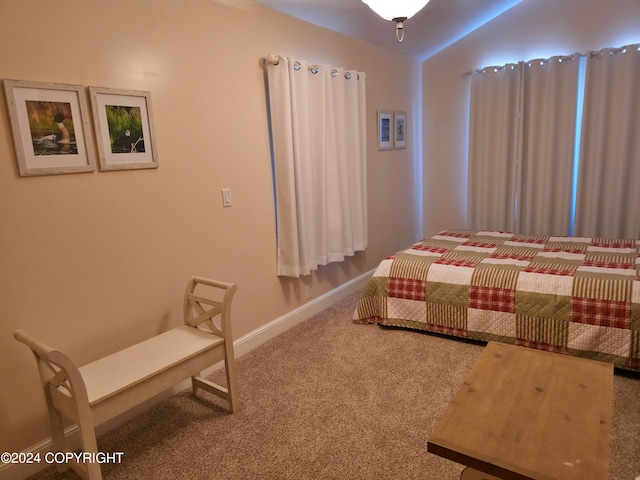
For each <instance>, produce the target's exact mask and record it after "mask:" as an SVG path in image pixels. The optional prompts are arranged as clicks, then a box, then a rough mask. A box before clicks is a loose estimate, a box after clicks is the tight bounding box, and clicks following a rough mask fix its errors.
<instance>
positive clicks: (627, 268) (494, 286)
mask: <svg viewBox="0 0 640 480" xmlns="http://www.w3.org/2000/svg"><path fill="white" fill-rule="evenodd" d="M353 321H354V322H356V323H363V324H368V323H369V324H370V323H377V324H380V325H388V326H396V327H405V328H412V329H419V330H427V331H431V332H437V333H442V334H447V335H454V336H459V337H465V338H470V339H475V340H483V341H489V340H494V341H500V342H504V343H511V344H517V345H523V346H527V347H532V348H538V349H542V350H548V351H553V352H558V353H564V354H568V355H575V356H579V357H585V358H591V359H595V360H601V361H605V362H609V363H613V364H614V365H615V366H617V367H620V368H623V369H626V370H634V371H640V240H615V239H604V238H584V237H552V236H544V235H524V234H513V233H505V232H494V231H469V230H448V231H444V232H440V233H439V234H438V235H434V236H433V237H430V238H428V239H425V240H423V241H421V242H419V243H416V244H415V245H413V246H412V247H410V248H408V249H406V250H403V251H401V252H398V253H396V254H394V255H392V256H390V257H388V258H386V259H384V260H383V261H382V262H381V263H380V265H379V266H378V268H377V269H376V271H375V273H374V274H373V276H372V278H371V280H370V281H369V283H368V285H367V287H366V288H365V291H364V292H363V294H362V297H361V298H360V300H359V302H358V306H357V308H356V311H355V312H354V317H353Z"/></svg>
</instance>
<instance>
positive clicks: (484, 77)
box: [467, 64, 522, 231]
mask: <svg viewBox="0 0 640 480" xmlns="http://www.w3.org/2000/svg"><path fill="white" fill-rule="evenodd" d="M521 77H522V65H521V64H518V65H505V66H504V67H488V68H486V69H484V70H482V71H477V72H475V73H473V74H472V79H471V111H470V123H469V175H468V179H469V180H468V195H467V202H468V206H467V211H468V223H467V226H468V227H469V228H471V229H475V230H481V229H488V230H507V231H515V228H516V218H515V202H516V179H517V170H518V160H519V148H518V146H519V137H520V128H519V127H520V124H519V121H518V112H519V111H520V103H521V101H522V99H521V88H522V87H521V84H522V80H521Z"/></svg>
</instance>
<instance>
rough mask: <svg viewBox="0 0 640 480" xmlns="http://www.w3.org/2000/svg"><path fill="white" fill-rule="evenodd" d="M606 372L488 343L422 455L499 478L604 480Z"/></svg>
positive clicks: (609, 396) (590, 363)
mask: <svg viewBox="0 0 640 480" xmlns="http://www.w3.org/2000/svg"><path fill="white" fill-rule="evenodd" d="M612 400H613V366H612V365H610V364H608V363H604V362H599V361H595V360H586V359H582V358H577V357H572V356H568V355H561V354H556V353H551V352H545V351H541V350H535V349H532V348H527V347H519V346H515V345H507V344H502V343H495V342H489V344H488V345H487V346H486V347H485V349H484V351H483V352H482V354H481V355H480V358H479V359H478V361H477V363H476V364H475V365H474V367H473V368H472V370H471V372H470V373H469V376H468V377H467V379H466V381H465V382H464V384H463V385H462V387H461V388H460V390H459V391H458V393H457V394H456V396H455V398H454V399H453V401H452V402H451V404H450V405H449V407H448V409H447V410H446V412H445V414H444V416H443V417H442V418H441V420H440V422H439V423H438V425H437V426H436V428H435V430H434V431H433V433H432V435H431V436H430V438H429V441H428V444H427V449H428V451H429V452H431V453H434V454H436V455H440V456H441V457H445V458H448V459H450V460H453V461H455V462H458V463H461V464H463V465H467V466H468V467H471V468H473V469H475V470H478V471H480V472H484V473H488V474H490V475H495V476H497V477H500V478H503V479H507V480H508V479H535V480H538V479H562V480H572V479H576V480H577V479H580V480H591V479H592V480H606V479H607V472H608V469H609V440H610V427H611V410H612Z"/></svg>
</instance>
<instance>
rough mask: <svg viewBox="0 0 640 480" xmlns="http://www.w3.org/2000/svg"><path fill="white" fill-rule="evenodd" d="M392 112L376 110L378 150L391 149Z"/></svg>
mask: <svg viewBox="0 0 640 480" xmlns="http://www.w3.org/2000/svg"><path fill="white" fill-rule="evenodd" d="M392 124H393V112H390V111H387V110H378V150H389V149H391V148H393V137H392V134H393V125H392Z"/></svg>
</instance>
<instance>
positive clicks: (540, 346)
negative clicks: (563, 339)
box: [516, 338, 567, 354]
mask: <svg viewBox="0 0 640 480" xmlns="http://www.w3.org/2000/svg"><path fill="white" fill-rule="evenodd" d="M516 345H519V346H521V347H529V348H535V349H537V350H545V351H547V352H554V353H564V354H566V353H567V347H566V346H562V345H551V344H550V343H546V342H537V341H535V340H527V339H525V338H517V339H516Z"/></svg>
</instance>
